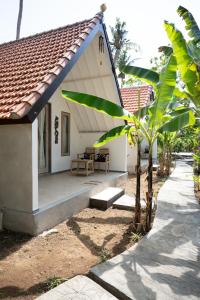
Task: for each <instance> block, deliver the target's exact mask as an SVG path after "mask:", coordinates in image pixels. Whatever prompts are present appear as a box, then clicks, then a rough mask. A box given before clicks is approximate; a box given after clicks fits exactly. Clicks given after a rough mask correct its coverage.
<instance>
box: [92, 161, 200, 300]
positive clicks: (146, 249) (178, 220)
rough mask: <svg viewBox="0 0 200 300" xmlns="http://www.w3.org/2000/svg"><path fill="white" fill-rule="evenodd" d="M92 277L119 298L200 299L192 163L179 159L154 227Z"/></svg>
mask: <svg viewBox="0 0 200 300" xmlns="http://www.w3.org/2000/svg"><path fill="white" fill-rule="evenodd" d="M91 277H92V278H93V279H95V280H96V281H97V282H99V283H101V285H102V286H104V287H106V288H107V289H108V290H110V291H112V292H113V294H114V295H115V296H117V297H118V298H119V299H137V300H146V299H148V300H151V299H152V300H154V299H156V300H160V299H172V300H173V299H175V300H176V299H179V300H182V299H183V300H186V299H195V300H197V299H200V284H199V282H200V210H199V204H198V202H197V200H196V199H195V196H194V192H193V181H192V168H191V166H189V165H187V164H186V163H184V162H181V161H180V162H177V166H176V168H175V170H174V172H173V173H172V175H171V176H170V177H169V179H168V180H167V181H166V182H165V184H164V185H163V187H162V188H161V190H160V193H159V195H158V211H157V213H156V217H155V221H154V225H153V229H152V230H151V231H150V233H149V234H148V235H147V236H146V237H144V238H143V239H142V240H141V241H140V242H139V243H138V245H136V246H134V247H132V248H130V249H129V250H127V251H125V252H124V253H123V254H121V255H118V256H116V257H114V258H112V259H111V260H109V261H107V262H106V263H103V264H100V265H98V266H96V267H94V268H92V270H91Z"/></svg>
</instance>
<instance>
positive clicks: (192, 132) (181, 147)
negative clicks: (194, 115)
mask: <svg viewBox="0 0 200 300" xmlns="http://www.w3.org/2000/svg"><path fill="white" fill-rule="evenodd" d="M197 144H198V135H197V129H196V128H194V127H187V128H183V129H181V130H180V132H179V133H178V135H177V138H176V140H175V143H174V146H173V151H174V152H193V151H194V150H195V149H196V147H197Z"/></svg>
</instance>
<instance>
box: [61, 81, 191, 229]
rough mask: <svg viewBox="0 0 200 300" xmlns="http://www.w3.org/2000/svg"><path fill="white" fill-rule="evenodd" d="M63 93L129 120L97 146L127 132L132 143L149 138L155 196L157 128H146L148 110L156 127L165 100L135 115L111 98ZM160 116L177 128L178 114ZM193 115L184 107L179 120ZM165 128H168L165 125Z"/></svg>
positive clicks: (69, 98) (152, 124)
mask: <svg viewBox="0 0 200 300" xmlns="http://www.w3.org/2000/svg"><path fill="white" fill-rule="evenodd" d="M165 77H167V76H165ZM159 93H160V95H163V94H164V90H163V88H161V86H160V88H159ZM62 96H63V97H64V98H65V99H67V100H69V101H72V102H75V103H77V104H81V105H83V106H86V107H89V108H92V109H94V110H97V111H99V112H101V113H104V114H107V115H109V116H110V117H112V118H117V119H121V120H124V121H125V123H124V125H121V126H117V127H115V128H113V129H111V130H110V131H108V132H106V133H105V134H104V135H103V136H101V137H100V138H99V140H98V141H97V142H96V143H95V144H94V146H95V147H101V146H103V145H105V144H106V143H108V142H110V141H112V140H114V139H116V138H119V137H121V136H123V135H127V137H128V139H129V141H130V140H131V141H132V143H136V142H138V141H140V139H141V137H142V138H145V139H146V140H147V141H148V142H149V145H150V153H151V156H150V157H151V164H150V167H149V181H151V183H150V184H149V194H150V195H151V194H152V145H153V142H154V141H155V139H156V134H155V132H154V131H153V129H152V130H151V131H150V132H149V130H148V128H147V127H146V125H147V122H146V118H145V117H146V114H147V112H148V118H147V119H148V120H149V121H150V124H151V128H153V127H154V126H156V124H157V123H158V121H157V120H156V119H154V118H153V115H154V114H155V112H156V108H158V107H159V108H160V111H161V110H163V105H164V104H163V103H164V102H163V101H162V103H157V102H155V103H154V104H153V105H151V104H150V105H149V106H147V107H146V108H143V109H140V110H139V111H138V112H137V113H135V114H132V113H130V112H129V111H127V110H125V109H124V108H122V107H121V106H119V105H117V104H115V103H113V102H111V101H109V100H106V99H103V98H100V97H97V96H94V95H89V94H84V93H78V92H74V91H66V90H63V91H62ZM169 100H170V99H168V102H169ZM166 101H167V100H166ZM161 108H162V109H161ZM184 113H185V112H184ZM149 116H151V117H150V118H149ZM157 116H158V117H159V118H160V123H161V124H162V125H164V122H163V121H164V120H167V125H166V127H168V128H169V129H170V130H171V128H172V127H173V126H172V125H171V124H172V123H173V122H175V121H176V120H177V116H174V117H173V116H172V117H170V116H169V115H167V116H165V118H164V117H163V118H162V116H161V114H157ZM189 116H190V115H189V112H188V114H181V110H180V111H179V119H180V120H182V125H183V124H184V125H186V124H187V123H188V117H189ZM161 120H162V122H161ZM127 123H128V124H127ZM165 130H166V128H165ZM149 181H148V182H149ZM136 200H137V198H136ZM149 203H150V205H149V207H152V197H149ZM139 208H140V205H139V202H136V217H137V212H138V211H139ZM149 215H150V217H149V219H150V220H151V209H150V214H149ZM137 222H138V218H137ZM137 222H136V223H137ZM149 229H150V225H149V226H147V230H149Z"/></svg>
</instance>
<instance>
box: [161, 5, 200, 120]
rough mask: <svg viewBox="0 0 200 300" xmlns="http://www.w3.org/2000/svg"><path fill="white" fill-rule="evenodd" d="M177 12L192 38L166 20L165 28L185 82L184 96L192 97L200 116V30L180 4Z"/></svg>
mask: <svg viewBox="0 0 200 300" xmlns="http://www.w3.org/2000/svg"><path fill="white" fill-rule="evenodd" d="M177 13H178V14H179V16H180V17H182V18H183V20H184V22H185V25H186V26H185V28H186V30H187V32H188V36H189V37H190V39H189V40H188V41H186V40H185V38H184V36H183V34H182V33H181V31H179V30H178V29H177V28H176V27H175V25H174V24H172V23H169V22H167V21H165V22H164V28H165V31H166V33H167V35H168V38H169V40H170V42H171V45H172V48H173V54H174V56H175V57H176V61H177V70H178V72H179V74H180V77H181V80H182V81H183V83H184V89H183V93H184V98H188V99H190V100H191V101H192V102H193V103H194V105H195V109H196V114H197V115H198V116H200V84H199V83H200V30H199V27H198V25H197V23H196V21H195V19H194V17H193V16H192V14H191V13H190V12H189V11H188V10H187V9H186V8H184V7H182V6H179V7H178V9H177Z"/></svg>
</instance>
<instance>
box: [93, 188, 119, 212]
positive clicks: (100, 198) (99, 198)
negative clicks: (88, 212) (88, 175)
mask: <svg viewBox="0 0 200 300" xmlns="http://www.w3.org/2000/svg"><path fill="white" fill-rule="evenodd" d="M123 194H124V189H122V188H118V187H109V188H107V189H105V190H103V191H102V192H100V193H98V194H96V195H93V196H91V197H90V207H94V208H98V209H102V210H106V209H107V208H109V207H111V206H112V204H113V202H114V201H115V200H116V199H118V198H119V197H121V196H122V195H123Z"/></svg>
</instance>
